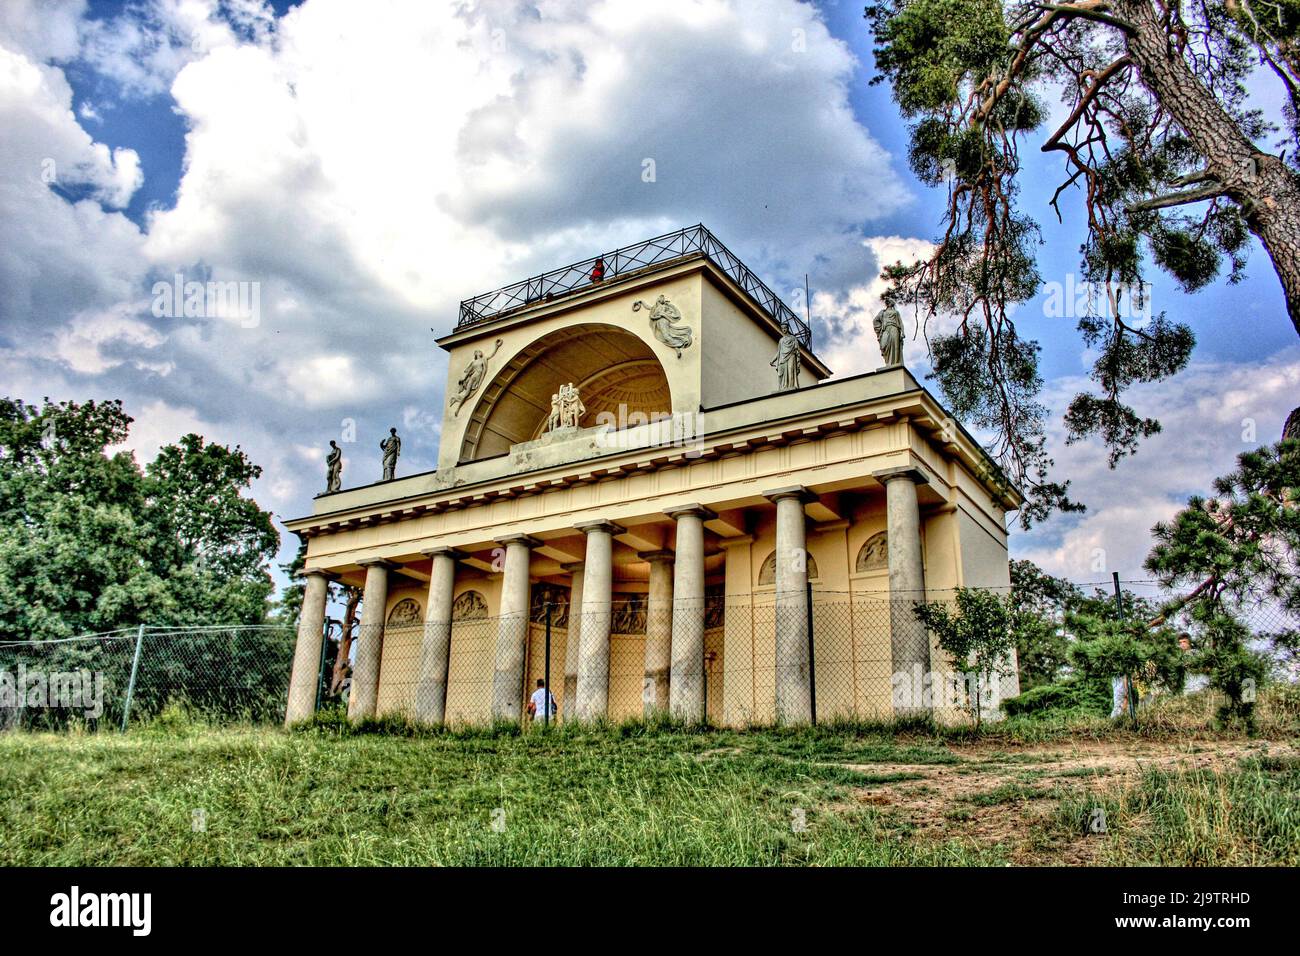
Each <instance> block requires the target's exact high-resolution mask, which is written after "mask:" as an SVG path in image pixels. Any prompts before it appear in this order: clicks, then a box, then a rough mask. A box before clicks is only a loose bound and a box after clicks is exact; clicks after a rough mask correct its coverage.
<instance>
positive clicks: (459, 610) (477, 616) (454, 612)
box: [451, 591, 488, 621]
mask: <svg viewBox="0 0 1300 956" xmlns="http://www.w3.org/2000/svg"><path fill="white" fill-rule="evenodd" d="M487 616H488V606H487V599H486V598H484V597H483V595H482V594H481V593H480V592H478V591H461V592H460V594H458V595H456V600H454V601H452V602H451V619H452V620H453V621H481V620H485V619H486V618H487Z"/></svg>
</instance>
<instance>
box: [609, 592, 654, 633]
mask: <svg viewBox="0 0 1300 956" xmlns="http://www.w3.org/2000/svg"><path fill="white" fill-rule="evenodd" d="M613 610H614V616H613V620H612V621H611V622H610V628H609V629H610V632H611V633H614V634H644V633H645V628H646V595H645V594H640V593H635V592H619V593H618V594H615V595H614V608H613Z"/></svg>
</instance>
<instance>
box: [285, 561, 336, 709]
mask: <svg viewBox="0 0 1300 956" xmlns="http://www.w3.org/2000/svg"><path fill="white" fill-rule="evenodd" d="M302 576H303V578H305V579H306V584H305V588H304V590H303V595H302V609H301V610H300V611H299V612H298V642H297V644H295V645H294V649H293V671H292V672H291V676H290V677H289V699H288V701H287V702H286V704H285V709H284V723H285V726H288V725H289V724H292V723H296V722H297V721H300V720H306V719H307V718H308V717H310V716H311V715H312V714H313V713H315V712H316V688H317V687H318V686H319V684H320V648H321V642H322V641H323V640H324V637H325V605H326V603H327V602H328V601H329V590H330V589H329V584H330V581H333V580H334V579H335V578H336V577H338V575H335V574H331V573H330V572H328V571H321V570H319V569H316V568H313V569H310V570H307V571H303V572H302Z"/></svg>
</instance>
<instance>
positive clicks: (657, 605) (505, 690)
mask: <svg viewBox="0 0 1300 956" xmlns="http://www.w3.org/2000/svg"><path fill="white" fill-rule="evenodd" d="M875 477H876V478H877V479H878V480H880V481H881V483H882V484H884V485H885V489H886V501H887V511H888V540H889V585H890V590H891V593H893V594H895V595H907V596H911V595H915V597H916V599H918V600H920V599H921V598H922V593H923V589H924V579H923V573H922V564H921V539H920V511H919V506H918V502H917V497H916V486H917V484H918V483H920V482H922V481H924V478H923V477H921V476H920V474H919V473H918V472H917V471H916V470H915V469H910V468H906V469H892V470H890V471H887V472H879V473H877V474H876V475H875ZM765 497H767V498H768V500H769V501H771V502H773V503H774V504H775V505H776V620H777V627H776V628H775V630H776V648H775V651H776V655H775V658H776V675H775V676H776V681H775V683H776V713H777V719H778V720H780V721H782V722H786V723H806V722H807V721H808V720H809V719H810V718H811V716H812V695H811V692H810V686H811V678H812V675H811V674H810V670H809V667H810V665H809V636H810V632H809V625H810V615H809V610H810V608H809V603H808V602H809V600H810V596H809V592H808V586H807V584H808V564H807V539H806V517H805V512H804V505H805V504H806V503H807V502H808V501H809V500H811V499H812V498H813V497H814V496H813V495H812V494H811V493H810V492H809V491H808V490H807V489H806V488H803V487H802V486H793V487H789V488H780V489H776V490H775V491H771V492H768V493H767V494H766V495H765ZM666 514H667V515H668V517H670V518H672V519H673V520H674V522H675V524H676V530H677V534H676V547H675V549H674V550H673V551H652V552H643V553H641V554H640V555H639V556H640V557H641V558H643V559H644V560H646V561H648V562H649V564H650V582H649V593H648V606H647V620H646V650H645V675H646V676H645V687H644V692H643V700H644V704H645V710H646V713H647V715H649V714H651V713H654V712H657V711H663V710H665V709H667V710H668V711H670V712H671V713H672V714H673V715H674V716H676V717H678V718H681V719H685V720H700V719H703V718H704V716H705V706H706V705H705V700H704V693H705V681H704V623H705V606H704V522H705V521H707V520H709V519H711V518H713V517H716V516H715V515H714V513H713V512H712V511H710V510H709V509H708V508H705V507H704V506H702V505H689V506H686V507H682V508H677V509H674V510H672V511H669V512H666ZM577 527H578V530H580V531H582V532H583V534H584V535H585V537H586V554H585V559H584V560H583V561H582V562H581V563H580V564H574V565H567V566H566V569H567V570H570V571H571V572H572V574H573V589H572V591H571V596H570V622H569V635H568V641H567V645H566V651H565V666H564V672H565V676H564V699H565V701H566V702H567V701H572V702H573V708H574V709H573V714H574V716H575V717H576V718H578V719H579V720H594V719H598V718H600V717H604V716H605V715H606V713H607V708H608V703H609V699H608V698H609V666H610V626H611V623H612V617H613V606H612V597H613V549H614V537H615V536H616V535H618V534H621V533H622V532H623V530H624V529H623V528H622V527H621V526H619V525H618V524H615V523H614V522H612V521H590V522H584V523H582V524H579V525H578V526H577ZM498 543H499V544H500V545H501V546H502V547H503V549H504V561H503V566H502V582H501V607H500V613H499V618H498V630H497V640H496V649H495V663H494V670H493V679H492V705H491V714H492V719H493V720H502V721H510V722H516V721H518V720H519V719H520V717H521V716H522V709H523V703H524V694H525V690H524V677H525V672H526V668H527V658H526V655H527V647H528V626H529V603H530V601H529V599H530V593H531V580H530V577H529V564H530V559H531V553H532V549H533V548H534V547H536V546H537V545H538V544H540V542H539V541H538V540H537V539H535V538H532V537H530V536H528V535H525V534H518V535H512V536H510V537H506V538H502V539H500V540H499V541H498ZM422 553H423V554H425V555H427V556H428V557H429V558H430V559H431V561H432V571H431V575H430V578H429V595H428V602H427V612H426V617H425V628H424V637H423V641H422V642H421V651H420V665H419V676H418V679H417V683H416V687H415V695H414V696H415V699H414V711H415V717H416V719H417V720H419V721H421V722H425V723H431V724H440V723H442V722H443V721H444V720H445V718H446V705H447V675H448V668H449V666H450V659H451V614H452V602H453V596H454V589H455V581H456V563H457V561H459V560H460V559H462V558H463V557H465V555H463V554H462V553H460V552H457V551H455V550H453V549H451V548H447V547H436V548H431V549H428V550H426V551H423V552H422ZM363 566H364V567H365V568H366V583H365V597H364V601H363V603H362V616H361V636H362V639H361V640H360V641H359V642H358V645H357V652H356V657H355V660H354V663H353V677H352V690H351V694H350V696H349V703H348V716H349V718H350V719H352V720H360V719H364V718H367V717H373V716H374V715H375V710H376V705H377V702H378V691H379V669H380V662H381V655H382V649H383V641H382V634H383V626H384V611H385V609H386V607H387V597H388V573H389V571H390V570H392V569H394V568H396V567H397V565H395V564H393V563H392V562H389V561H384V560H372V561H367V562H363ZM333 577H334V576H333V575H331V574H330V573H328V572H324V571H319V570H314V571H308V572H307V573H306V590H305V593H304V596H303V608H302V614H301V617H300V619H299V629H298V643H297V647H296V650H295V654H294V663H293V672H292V677H291V679H290V689H289V700H288V706H287V708H286V714H285V721H286V723H294V722H295V721H298V720H302V719H305V718H306V717H308V716H310V715H311V713H312V711H313V709H314V707H315V697H316V686H317V685H316V680H317V676H318V673H319V664H320V654H321V641H322V638H323V631H324V623H325V604H326V600H327V597H328V585H329V581H330V580H331V579H332V578H333ZM900 605H901V606H900ZM910 606H911V602H910V601H907V602H900V601H892V602H891V608H893V610H892V611H891V614H892V615H893V616H894V617H895V619H894V620H891V632H892V636H891V640H892V642H893V646H892V654H893V659H894V669H895V670H896V671H905V672H908V673H910V671H911V667H912V665H913V664H915V663H921V664H922V665H923V666H924V667H926V668H928V667H929V645H928V638H925V636H924V632H923V630H921V629H919V628H918V627H917V626H916V622H915V618H914V616H913V615H912V613H911V609H910ZM918 632H919V633H920V640H919V641H918V639H917V633H918ZM665 633H667V634H669V635H670V640H669V641H668V642H664V641H663V640H662V639H659V636H660V635H663V634H665ZM367 638H368V639H367Z"/></svg>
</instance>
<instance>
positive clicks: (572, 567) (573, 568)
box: [560, 561, 587, 574]
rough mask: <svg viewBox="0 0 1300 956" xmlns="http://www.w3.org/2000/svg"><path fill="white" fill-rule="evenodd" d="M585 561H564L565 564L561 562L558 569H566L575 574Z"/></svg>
mask: <svg viewBox="0 0 1300 956" xmlns="http://www.w3.org/2000/svg"><path fill="white" fill-rule="evenodd" d="M586 563H587V562H585V561H569V562H566V563H565V564H561V565H560V570H561V571H568V572H569V573H570V574H577V573H578V572H579V571H581V570H582V567H583V565H584V564H586Z"/></svg>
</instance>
